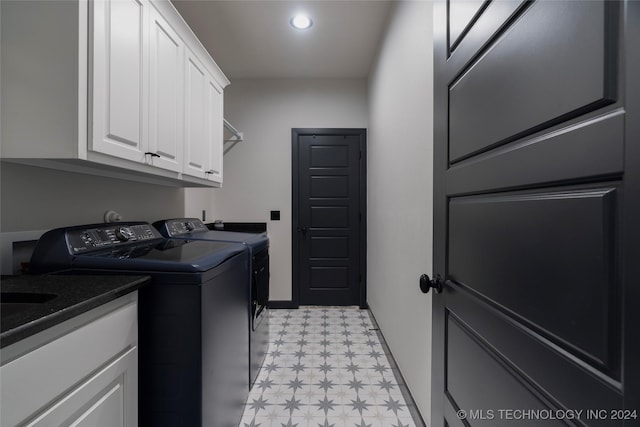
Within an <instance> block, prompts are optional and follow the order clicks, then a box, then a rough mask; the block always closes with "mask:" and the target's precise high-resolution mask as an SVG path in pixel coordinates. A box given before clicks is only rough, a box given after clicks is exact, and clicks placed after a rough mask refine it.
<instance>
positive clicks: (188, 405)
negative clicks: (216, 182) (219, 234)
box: [30, 222, 249, 427]
mask: <svg viewBox="0 0 640 427" xmlns="http://www.w3.org/2000/svg"><path fill="white" fill-rule="evenodd" d="M248 268H249V257H248V251H247V249H246V246H244V245H242V244H240V243H233V242H221V241H219V242H214V241H203V240H197V241H196V240H193V241H192V240H188V239H166V238H164V237H163V236H162V235H161V234H160V233H159V232H158V231H157V230H156V229H155V228H154V227H153V226H151V225H150V224H148V223H143V222H128V223H117V224H93V225H84V226H75V227H67V228H60V229H56V230H52V231H49V232H47V233H45V234H44V235H43V236H42V237H41V238H40V240H39V241H38V243H37V245H36V248H35V250H34V253H33V256H32V258H31V263H30V270H31V272H33V273H62V274H147V275H150V276H151V277H152V282H151V284H150V285H149V286H146V287H144V288H142V289H141V290H140V291H139V313H138V316H139V326H138V328H139V395H138V396H139V397H138V403H139V421H140V423H139V424H140V425H142V426H153V427H157V426H179V425H181V426H206V427H210V426H216V427H218V426H220V427H223V426H224V427H226V426H229V427H231V426H233V427H237V426H238V424H239V423H240V420H241V418H242V413H243V408H244V404H245V403H246V399H247V397H248V392H249V387H248V385H247V381H246V378H247V375H248V371H249V363H248V353H249V345H248V342H249V341H248V340H249V337H248V330H249V321H248V319H249V310H248V307H247V303H246V302H247V299H248V298H249V289H248V287H247V286H246V277H247V274H248V273H247V272H248ZM243 355H244V356H243Z"/></svg>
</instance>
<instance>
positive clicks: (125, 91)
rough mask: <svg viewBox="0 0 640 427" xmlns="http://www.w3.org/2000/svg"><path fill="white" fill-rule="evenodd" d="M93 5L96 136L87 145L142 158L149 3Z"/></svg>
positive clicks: (117, 0)
mask: <svg viewBox="0 0 640 427" xmlns="http://www.w3.org/2000/svg"><path fill="white" fill-rule="evenodd" d="M91 5H92V7H93V21H92V22H93V30H94V32H93V82H92V83H93V85H92V86H93V102H92V105H93V114H92V116H93V117H92V119H93V138H90V142H89V148H90V149H92V150H93V151H98V152H101V153H105V154H109V155H112V156H116V157H120V158H124V159H129V160H133V161H138V162H140V161H143V160H144V152H145V148H146V147H145V145H146V143H145V141H146V129H145V126H144V123H146V119H145V117H144V114H145V111H147V105H146V103H147V96H146V93H145V92H146V88H145V86H146V85H145V76H146V75H147V66H148V64H147V62H148V61H147V60H146V54H147V46H146V40H147V36H145V34H146V29H147V28H146V23H147V22H148V21H147V16H146V15H147V13H148V8H149V4H148V3H146V2H142V1H140V0H104V1H96V2H92V3H91Z"/></svg>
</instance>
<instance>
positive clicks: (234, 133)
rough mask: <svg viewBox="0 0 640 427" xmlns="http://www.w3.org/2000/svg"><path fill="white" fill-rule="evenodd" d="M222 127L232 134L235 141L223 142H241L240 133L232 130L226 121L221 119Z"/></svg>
mask: <svg viewBox="0 0 640 427" xmlns="http://www.w3.org/2000/svg"><path fill="white" fill-rule="evenodd" d="M223 123H224V127H225V128H226V129H227V130H228V131H229V132H231V133H232V134H233V136H234V137H235V139H225V140H224V142H240V141H242V132H240V131H238V129H236V128H234V127H233V126H232V125H231V123H229V121H228V120H227V119H223Z"/></svg>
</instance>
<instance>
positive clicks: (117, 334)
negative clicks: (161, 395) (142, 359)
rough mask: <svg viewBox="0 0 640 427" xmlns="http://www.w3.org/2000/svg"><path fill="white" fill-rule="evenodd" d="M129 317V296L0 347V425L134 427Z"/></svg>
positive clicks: (134, 338) (132, 298)
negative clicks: (1, 355)
mask: <svg viewBox="0 0 640 427" xmlns="http://www.w3.org/2000/svg"><path fill="white" fill-rule="evenodd" d="M137 313H138V310H137V292H134V293H132V294H128V295H125V296H124V297H121V298H119V299H118V300H115V301H112V302H110V303H107V304H105V305H104V306H101V307H98V308H96V309H94V310H92V311H90V312H87V313H84V314H83V315H81V316H78V317H77V318H74V319H71V320H68V321H66V322H64V323H63V324H60V325H56V327H54V328H52V329H55V330H54V331H49V330H46V331H43V332H41V333H39V334H37V335H36V336H32V337H29V338H27V339H25V340H23V341H20V342H17V343H15V344H12V345H11V346H9V347H7V348H6V349H3V352H6V351H8V352H9V353H16V352H17V353H18V354H19V356H18V357H16V358H15V359H13V360H10V361H8V362H6V363H5V364H3V365H2V367H0V396H1V402H2V412H1V413H0V425H2V426H3V427H4V426H6V427H10V426H18V425H20V426H61V425H65V426H87V427H88V426H91V427H101V426H104V427H119V426H122V427H125V426H137V425H138V321H137ZM51 334H57V335H58V336H57V337H55V339H53V340H50V339H51ZM37 340H42V341H44V342H43V343H42V345H37V344H35V345H34V342H37ZM20 346H30V348H29V349H28V351H26V352H25V353H24V354H20Z"/></svg>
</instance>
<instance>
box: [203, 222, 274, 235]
mask: <svg viewBox="0 0 640 427" xmlns="http://www.w3.org/2000/svg"><path fill="white" fill-rule="evenodd" d="M205 225H206V226H207V228H208V229H209V230H218V231H236V232H238V233H266V232H267V223H266V222H227V221H223V222H210V223H207V224H205Z"/></svg>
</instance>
